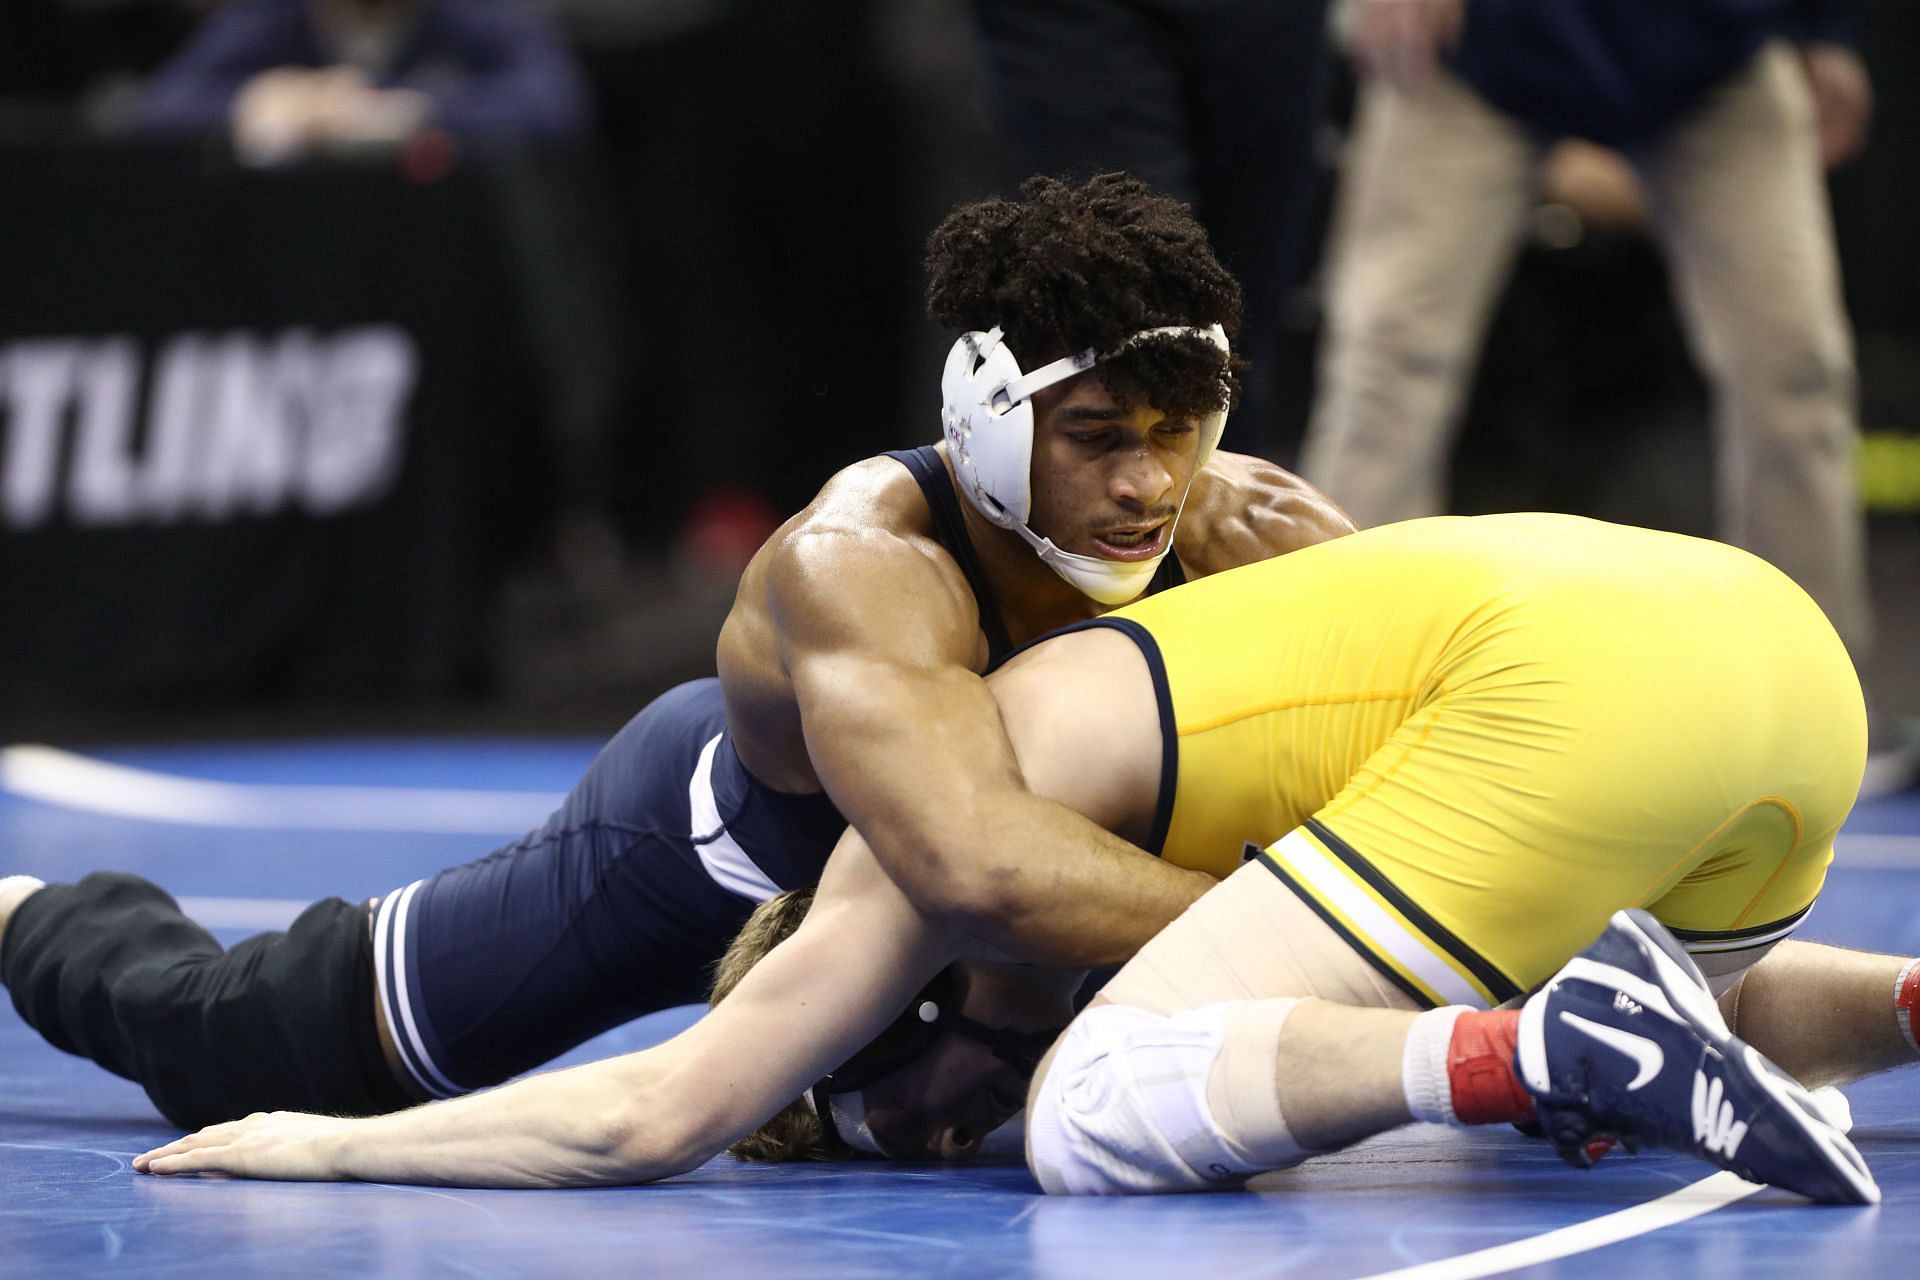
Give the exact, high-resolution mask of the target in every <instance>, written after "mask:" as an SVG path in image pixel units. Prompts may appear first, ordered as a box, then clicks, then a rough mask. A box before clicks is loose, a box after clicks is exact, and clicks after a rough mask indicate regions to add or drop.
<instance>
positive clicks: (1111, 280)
mask: <svg viewBox="0 0 1920 1280" xmlns="http://www.w3.org/2000/svg"><path fill="white" fill-rule="evenodd" d="M927 314H928V315H929V316H931V317H932V318H933V320H934V321H935V322H937V323H939V324H941V325H944V326H946V327H947V328H949V329H952V330H955V331H956V332H962V333H964V332H968V331H970V330H975V329H991V328H992V327H993V326H995V325H999V326H1000V329H1001V332H1003V333H1004V334H1005V335H1006V339H1007V344H1008V345H1009V346H1010V347H1012V348H1013V351H1014V353H1015V354H1016V355H1018V356H1019V358H1020V363H1021V365H1022V366H1023V367H1025V368H1028V369H1034V368H1038V367H1039V366H1040V365H1042V364H1045V363H1046V362H1047V361H1049V360H1054V359H1058V358H1059V357H1061V356H1064V355H1068V354H1071V353H1073V352H1076V351H1084V350H1087V349H1088V348H1092V349H1093V350H1095V351H1099V352H1103V353H1106V352H1116V351H1117V352H1119V354H1118V355H1116V356H1115V357H1114V358H1113V359H1111V360H1108V361H1105V362H1103V363H1102V364H1101V365H1100V366H1099V374H1100V377H1101V381H1102V382H1104V383H1105V384H1106V385H1107V388H1108V390H1109V391H1111V392H1112V393H1113V395H1114V397H1115V399H1117V400H1118V401H1120V403H1121V405H1122V406H1123V407H1126V406H1127V405H1128V402H1129V401H1130V399H1131V398H1132V396H1131V394H1130V392H1132V391H1134V390H1136V389H1137V391H1138V393H1139V395H1140V396H1141V397H1142V398H1143V399H1144V400H1145V401H1146V403H1148V404H1151V405H1152V406H1153V407H1154V408H1156V409H1158V410H1159V411H1160V412H1162V413H1166V414H1170V415H1175V416H1185V415H1190V414H1201V413H1209V412H1212V411H1215V410H1218V409H1223V408H1226V407H1227V406H1228V405H1229V404H1231V403H1232V400H1233V397H1234V395H1235V394H1236V392H1237V391H1238V389H1239V387H1238V382H1237V379H1236V378H1235V376H1234V375H1235V373H1236V372H1237V371H1238V370H1240V369H1243V368H1245V367H1246V366H1245V362H1244V361H1241V360H1240V359H1239V358H1238V357H1233V358H1231V359H1229V360H1227V361H1224V362H1223V361H1222V360H1221V358H1220V353H1219V350H1218V348H1216V347H1214V346H1213V345H1212V344H1210V343H1208V342H1207V341H1205V340H1204V339H1202V338H1198V337H1190V338H1182V337H1176V336H1172V335H1169V336H1168V337H1166V338H1163V339H1157V340H1151V341H1145V342H1136V343H1133V344H1131V345H1129V346H1127V347H1126V349H1125V350H1121V346H1122V344H1123V343H1125V342H1126V340H1127V339H1128V338H1129V337H1131V336H1132V335H1133V334H1136V333H1138V332H1140V330H1142V329H1153V328H1159V327H1161V326H1163V325H1190V326H1195V327H1202V328H1204V327H1205V326H1207V325H1212V324H1219V325H1221V326H1223V327H1224V328H1225V329H1226V331H1227V333H1228V334H1229V335H1231V334H1233V333H1235V332H1236V331H1237V330H1238V329H1239V327H1240V286H1239V284H1238V283H1237V282H1236V281H1235V280H1234V278H1233V277H1232V276H1231V275H1229V274H1228V273H1227V270H1226V268H1225V267H1222V266H1221V265H1220V261H1219V259H1217V258H1215V257H1214V256H1213V248H1212V246H1211V245H1209V244H1208V243H1207V233H1206V231H1205V230H1204V229H1203V228H1202V227H1201V226H1200V224H1199V223H1198V222H1197V221H1195V220H1194V217H1193V212H1192V210H1190V209H1189V208H1188V207H1187V206H1186V205H1184V204H1182V203H1180V202H1179V201H1178V200H1175V199H1174V198H1173V197H1171V196H1167V195H1163V194H1161V193H1159V192H1157V191H1155V190H1153V189H1152V188H1151V187H1149V186H1147V184H1146V183H1144V182H1142V181H1140V180H1139V179H1138V178H1133V177H1129V176H1128V175H1126V174H1124V173H1103V174H1100V175H1098V176H1097V177H1094V178H1091V179H1089V180H1088V181H1087V182H1086V183H1085V184H1083V185H1080V186H1074V185H1072V184H1070V183H1067V182H1063V181H1061V180H1059V179H1056V178H1044V177H1042V178H1029V179H1028V180H1027V181H1026V182H1024V183H1022V184H1021V185H1020V199H1018V200H1007V199H1002V198H1000V197H994V198H992V199H987V200H981V201H977V202H975V203H973V204H967V205H962V206H960V207H959V208H958V209H955V210H954V211H953V212H952V213H951V214H949V215H947V218H946V220H945V221H944V222H942V223H941V224H940V225H939V227H937V228H936V229H935V230H934V233H933V235H932V236H931V237H930V238H929V239H928V241H927Z"/></svg>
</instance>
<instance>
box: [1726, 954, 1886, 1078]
mask: <svg viewBox="0 0 1920 1280" xmlns="http://www.w3.org/2000/svg"><path fill="white" fill-rule="evenodd" d="M1905 963H1906V961H1905V960H1904V959H1901V958H1899V957H1896V956H1887V955H1873V954H1870V953H1867V952H1860V951H1847V950H1843V949H1841V948H1839V947H1828V946H1822V945H1820V944H1818V943H1812V942H1783V943H1781V944H1780V945H1779V946H1778V947H1776V948H1774V950H1773V951H1772V952H1771V953H1770V954H1768V955H1767V956H1766V957H1765V958H1763V959H1762V960H1761V961H1760V962H1759V963H1758V964H1756V965H1754V966H1753V968H1751V969H1749V970H1748V971H1747V973H1746V976H1745V977H1743V978H1742V979H1741V980H1740V982H1739V984H1738V985H1736V986H1735V987H1734V988H1733V989H1732V990H1731V991H1729V992H1728V993H1727V994H1726V995H1725V996H1722V997H1721V1007H1722V1008H1723V1009H1724V1010H1725V1011H1726V1012H1727V1014H1728V1022H1729V1023H1730V1024H1731V1025H1732V1027H1733V1030H1734V1034H1736V1035H1738V1036H1739V1037H1740V1038H1741V1039H1743V1040H1746V1041H1747V1042H1749V1043H1750V1044H1752V1045H1753V1047H1754V1048H1756V1049H1758V1050H1760V1052H1762V1053H1764V1054H1766V1055H1767V1056H1768V1057H1769V1058H1772V1059H1773V1060H1774V1061H1775V1062H1776V1063H1778V1064H1779V1065H1780V1066H1781V1067H1782V1068H1783V1069H1785V1070H1786V1071H1787V1072H1789V1073H1790V1074H1791V1075H1793V1076H1794V1078H1795V1079H1797V1080H1799V1081H1800V1082H1801V1083H1802V1084H1805V1085H1806V1086H1808V1087H1809V1088H1819V1087H1820V1086H1822V1085H1830V1084H1841V1083H1844V1082H1846V1081H1848V1080H1857V1079H1859V1078H1860V1077H1861V1076H1866V1075H1872V1074H1873V1073H1874V1072H1877V1071H1885V1070H1888V1069H1889V1068H1892V1067H1899V1066H1905V1065H1907V1064H1908V1063H1911V1062H1913V1061H1915V1060H1916V1055H1915V1053H1914V1050H1913V1048H1912V1046H1910V1045H1909V1044H1908V1043H1907V1041H1906V1038H1905V1037H1904V1036H1902V1035H1901V1034H1900V1032H1899V1029H1898V1026H1897V1025H1896V1023H1895V1020H1894V1005H1893V1000H1894V990H1893V986H1894V980H1895V979H1896V978H1897V977H1898V976H1899V974H1900V970H1901V968H1902V967H1903V966H1904V965H1905Z"/></svg>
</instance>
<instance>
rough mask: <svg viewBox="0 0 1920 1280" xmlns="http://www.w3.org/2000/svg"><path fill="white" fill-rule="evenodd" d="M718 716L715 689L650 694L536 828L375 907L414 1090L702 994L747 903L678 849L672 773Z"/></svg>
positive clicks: (679, 780) (436, 1092)
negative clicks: (651, 698)
mask: <svg viewBox="0 0 1920 1280" xmlns="http://www.w3.org/2000/svg"><path fill="white" fill-rule="evenodd" d="M724 723H725V720H724V715H723V713H722V710H721V707H720V701H719V694H718V682H717V681H713V680H703V681H695V682H693V683H692V684H689V685H684V686H681V687H680V688H678V689H675V690H672V691H670V692H669V693H667V694H664V695H662V696H661V697H660V698H658V699H656V700H655V701H654V702H653V703H652V704H650V705H649V706H648V707H647V708H646V709H645V710H643V711H642V712H640V714H639V715H637V716H635V717H634V719H633V720H632V721H631V722H629V723H628V725H627V726H626V727H625V728H623V729H622V730H621V731H620V732H619V733H618V734H616V735H615V736H614V737H613V739H612V740H610V741H609V742H608V744H607V745H606V747H604V748H603V749H602V750H601V752H600V754H599V756H598V757H597V758H596V759H595V760H594V762H593V764H592V765H591V766H590V767H589V768H588V770H587V772H586V773H585V774H584V775H583V776H582V778H581V779H580V781H579V783H578V784H576V785H575V787H574V789H573V790H572V792H571V793H570V794H569V795H568V796H567V798H566V800H565V801H564V802H563V803H562V805H561V807H560V808H559V809H558V810H557V811H555V813H554V814H553V816H552V817H551V818H550V819H549V820H548V821H547V822H546V823H545V824H544V825H543V826H541V827H540V828H538V829H536V830H534V831H532V832H530V833H528V834H527V835H526V836H525V837H523V838H522V839H520V840H517V841H515V842H514V843H512V844H510V845H508V846H506V847H504V848H502V849H500V850H498V851H496V852H494V853H492V854H489V855H488V856H487V857H484V858H481V859H479V860H477V861H474V862H470V863H467V864H464V865H462V866H458V867H452V868H449V869H447V870H445V871H442V872H440V873H438V874H437V875H434V876H430V877H428V878H426V879H425V880H421V881H417V882H415V883H414V884H412V885H408V886H406V887H404V888H402V889H399V890H396V891H395V892H393V893H390V894H388V895H386V896H385V897H384V898H383V899H382V900H381V902H380V905H379V907H378V909H377V912H376V928H375V937H374V950H375V964H376V973H377V982H378V989H379V992H380V1005H381V1008H382V1011H383V1013H384V1014H385V1016H386V1018H387V1021H388V1024H389V1026H390V1027H391V1029H392V1039H393V1041H394V1043H395V1044H396V1046H397V1048H398V1049H399V1051H400V1056H401V1058H402V1059H403V1061H404V1064H405V1066H406V1068H407V1071H408V1074H409V1076H410V1077H411V1078H412V1079H413V1081H414V1082H415V1084H416V1086H417V1087H418V1088H419V1089H420V1090H422V1091H424V1092H426V1093H428V1094H429V1095H432V1096H448V1095H452V1094H456V1093H460V1092H463V1091H465V1090H468V1089H476V1088H481V1087H484V1086H487V1085H491V1084H495V1083H498V1082H499V1081H501V1080H504V1079H506V1078H508V1077H509V1076H512V1075H515V1074H517V1073H519V1072H521V1071H525V1070H528V1069H530V1068H532V1067H535V1066H538V1065H540V1064H541V1063H543V1062H546V1061H548V1060H550V1059H552V1058H553V1057H555V1056H556V1055H558V1054H561V1053H564V1052H565V1051H567V1050H568V1049H570V1048H572V1047H573V1046H575V1045H577V1044H579V1043H581V1042H583V1041H585V1040H587V1039H589V1038H591V1037H593V1036H595V1035H598V1034H599V1033H601V1032H603V1031H606V1030H608V1029H609V1028H612V1027H615V1026H618V1025H620V1024H621V1023H623V1022H627V1021H629V1020H631V1019H633V1018H636V1017H639V1016H641V1015H643V1014H646V1013H650V1012H653V1011H655V1010H658V1009H664V1008H668V1007H671V1006H673V1005H680V1004H688V1003H693V1002H697V1001H700V1000H704V999H705V994H706V986H707V981H708V973H709V971H710V967H711V965H712V963H713V962H714V961H715V960H717V959H718V958H719V956H720V954H721V953H722V952H723V951H724V950H725V947H726V943H727V942H728V940H729V939H731V937H732V936H733V934H734V933H735V932H736V931H737V930H738V929H739V926H740V925H741V923H742V922H743V921H744V920H745V918H746V916H747V914H748V913H749V912H750V911H751V909H752V907H753V905H754V904H753V902H752V901H751V900H750V899H748V898H745V897H741V896H739V895H737V894H734V893H730V892H728V891H726V890H725V889H723V888H721V887H720V886H719V885H718V884H716V883H715V881H714V879H713V878H712V877H711V876H710V875H709V874H708V873H707V872H706V871H705V870H704V869H703V867H702V865H701V862H700V859H699V856H698V853H697V852H696V851H695V849H694V847H693V844H692V836H693V833H692V818H691V816H690V807H689V802H688V780H689V778H690V777H691V776H692V774H693V773H694V771H695V768H696V762H697V761H699V759H700V758H701V753H702V749H703V747H704V746H705V745H706V744H707V743H708V742H710V741H711V740H712V738H713V737H714V736H715V735H716V734H718V733H719V732H720V731H721V729H722V728H723V727H724Z"/></svg>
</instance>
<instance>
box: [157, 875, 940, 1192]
mask: <svg viewBox="0 0 1920 1280" xmlns="http://www.w3.org/2000/svg"><path fill="white" fill-rule="evenodd" d="M850 940H851V941H850ZM960 942H961V939H960V937H959V935H957V934H955V933H954V932H953V931H951V930H946V929H943V928H941V927H940V926H937V925H934V924H932V923H930V922H928V921H927V920H926V919H925V917H923V916H922V915H921V914H920V913H919V912H918V911H917V910H915V909H914V907H913V905H912V904H911V903H910V902H909V901H908V900H907V898H906V896H905V895H904V894H902V893H900V891H899V890H898V889H897V888H895V887H894V885H893V883H892V882H891V881H890V880H888V879H887V877H886V876H885V874H884V873H882V872H881V871H880V869H879V867H878V866H877V865H876V864H875V863H874V861H873V860H872V858H871V857H870V856H869V855H868V854H867V852H866V850H865V849H864V847H862V846H860V845H859V844H858V842H857V841H847V842H844V843H843V845H842V848H841V850H840V851H839V852H836V854H835V855H834V857H833V859H832V860H831V861H830V862H829V863H828V866H827V870H826V874H825V875H824V876H823V877H822V878H821V882H820V889H819V893H818V895H817V896H816V898H815V901H814V905H813V909H812V910H811V911H810V912H809V914H808V916H807V919H806V920H805V921H804V922H803V923H802V924H801V926H800V928H799V929H798V930H796V931H795V932H794V935H793V936H792V937H791V938H789V939H788V940H787V941H785V942H783V943H782V944H780V946H778V947H776V948H775V949H774V950H773V951H772V952H771V953H770V954H769V955H768V956H767V957H766V959H764V960H762V961H761V962H760V963H759V964H758V965H756V966H755V967H754V969H753V970H752V971H751V972H750V973H749V974H748V975H747V976H746V977H745V978H744V979H743V980H742V981H741V983H740V985H739V986H738V987H736V988H735V989H734V991H733V993H732V994H731V995H729V996H728V998H727V999H726V1000H725V1001H724V1002H722V1003H721V1004H719V1005H717V1006H715V1007H714V1008H713V1009H712V1010H711V1011H710V1012H709V1013H708V1014H707V1015H706V1016H705V1017H703V1018H702V1019H700V1021H699V1022H697V1023H695V1024H694V1025H693V1026H692V1027H690V1028H688V1029H687V1030H686V1031H684V1032H682V1033H681V1034H680V1035H678V1036H676V1037H674V1038H673V1039H672V1040H669V1041H668V1042H666V1043H665V1044H663V1045H660V1046H658V1047H656V1048H653V1049H648V1050H645V1051H643V1052H640V1053H634V1054H628V1055H625V1056H623V1057H619V1058H609V1059H607V1060H605V1061H602V1062H595V1063H590V1064H588V1065H586V1066H581V1067H574V1068H571V1069H569V1070H565V1071H552V1072H547V1073H545V1074H542V1075H536V1076H531V1077H528V1078H527V1079H525V1080H521V1081H518V1082H516V1083H514V1084H510V1085H506V1086H505V1087H503V1088H499V1089H495V1090H492V1091H490V1092H487V1093H480V1094H474V1095H472V1096H470V1097H465V1098H456V1099H452V1100H450V1101H446V1102H434V1103H428V1104H427V1105H425V1106H421V1107H415V1108H413V1109H412V1110H410V1111H402V1112H398V1113H396V1114H394V1115H388V1116H376V1117H372V1118H369V1119H361V1120H343V1119H337V1118H333V1117H328V1116H309V1115H299V1114H294V1113H288V1112H274V1113H272V1114H263V1115H256V1116H250V1117H248V1118H247V1119H245V1120H240V1121H235V1122H233V1123H231V1124H222V1125H214V1126H212V1127H211V1128H208V1129H203V1130H201V1131H200V1132H199V1133H195V1134H190V1135H188V1136H187V1137H185V1138H182V1139H180V1140H179V1141H177V1142H173V1143H170V1144H168V1145H167V1146H164V1147H161V1148H159V1149H158V1150H156V1151H151V1152H148V1153H147V1154H145V1155H143V1156H140V1157H138V1158H137V1159H136V1160H135V1161H134V1167H135V1168H136V1169H139V1170H140V1171H142V1172H146V1173H157V1174H178V1173H225V1174H233V1175H237V1176H241V1177H252V1178H274V1179H282V1180H294V1181H315V1180H347V1179H359V1180H363V1181H372V1182H404V1183H425V1184H430V1185H439V1186H468V1187H563V1186H594V1185H606V1184H614V1183H634V1182H650V1181H654V1180H656V1179H659V1178H666V1177H670V1176H672V1175H674V1174H676V1173H683V1172H685V1171H687V1170H689V1169H693V1168H697V1167H698V1166H699V1165H701V1164H703V1163H704V1162H705V1161H706V1160H708V1159H709V1158H711V1157H712V1156H714V1155H715V1154H717V1153H718V1152H720V1151H721V1150H723V1149H724V1148H725V1147H726V1145H727V1144H728V1143H730V1142H732V1141H733V1140H734V1139H736V1138H738V1137H740V1136H741V1135H742V1134H745V1133H748V1132H750V1131H751V1130H752V1129H754V1128H755V1127H757V1126H758V1125H760V1124H762V1123H764V1122H765V1121H766V1120H767V1119H768V1118H769V1117H771V1116H772V1115H773V1114H774V1113H775V1112H777V1111H779V1110H780V1108H782V1107H784V1106H786V1105H787V1104H788V1103H790V1102H792V1101H793V1099H794V1098H796V1097H798V1096H799V1095H800V1094H801V1093H802V1092H804V1091H805V1090H806V1089H807V1088H808V1087H809V1086H810V1085H812V1084H813V1082H814V1081H816V1080H818V1079H819V1078H820V1077H821V1076H823V1075H825V1074H826V1073H827V1072H829V1071H831V1070H832V1069H833V1068H834V1067H836V1066H837V1065H839V1064H840V1063H841V1062H843V1061H845V1060H846V1059H847V1058H848V1057H850V1056H851V1055H852V1054H853V1052H854V1051H855V1050H856V1049H858V1048H859V1047H860V1046H861V1045H863V1044H865V1043H867V1041H868V1040H870V1039H872V1038H873V1036H875V1035H876V1034H878V1033H879V1031H880V1030H881V1029H882V1028H883V1027H885V1026H886V1024H887V1023H888V1022H889V1021H890V1020H891V1019H892V1018H893V1017H894V1016H895V1015H896V1014H898V1013H899V1011H900V1010H901V1008H903V1007H904V1006H905V1005H906V1003H907V1001H908V1000H909V999H911V998H912V996H913V993H914V992H915V991H917V990H918V989H919V988H920V987H921V986H922V985H923V984H924V983H925V982H926V981H927V979H929V978H930V977H931V976H932V975H933V974H934V973H936V972H937V971H938V970H939V969H940V968H941V967H942V966H943V965H945V964H946V963H947V962H948V961H949V960H950V959H951V958H952V957H953V956H954V955H955V954H956V952H957V950H958V949H959V946H960ZM770 1047H771V1048H772V1051H771V1052H770V1051H769V1050H770Z"/></svg>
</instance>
